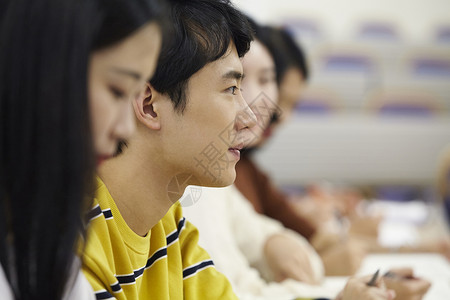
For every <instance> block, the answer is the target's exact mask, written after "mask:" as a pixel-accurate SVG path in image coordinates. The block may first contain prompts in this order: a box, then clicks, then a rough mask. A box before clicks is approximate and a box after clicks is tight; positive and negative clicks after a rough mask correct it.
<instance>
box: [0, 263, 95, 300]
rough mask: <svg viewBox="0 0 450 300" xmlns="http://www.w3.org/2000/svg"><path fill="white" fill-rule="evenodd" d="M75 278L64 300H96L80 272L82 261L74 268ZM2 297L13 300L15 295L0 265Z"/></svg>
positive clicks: (0, 293)
mask: <svg viewBox="0 0 450 300" xmlns="http://www.w3.org/2000/svg"><path fill="white" fill-rule="evenodd" d="M73 270H74V273H73V276H76V278H75V282H74V284H73V287H72V289H71V290H70V291H67V292H66V293H65V296H64V297H63V300H95V295H94V291H93V290H92V287H91V285H90V284H89V282H88V281H87V279H86V277H84V275H83V273H82V272H81V271H80V261H79V259H78V258H77V259H76V260H75V262H74V266H73ZM0 295H1V296H2V300H13V299H14V297H13V293H12V290H11V287H10V286H9V283H8V280H7V279H6V276H5V273H4V271H3V268H2V267H1V265H0Z"/></svg>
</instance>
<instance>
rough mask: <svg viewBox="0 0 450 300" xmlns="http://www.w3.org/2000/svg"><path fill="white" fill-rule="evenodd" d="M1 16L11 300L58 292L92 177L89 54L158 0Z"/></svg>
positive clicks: (48, 3)
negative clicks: (88, 84) (88, 79)
mask: <svg viewBox="0 0 450 300" xmlns="http://www.w3.org/2000/svg"><path fill="white" fill-rule="evenodd" d="M3 7H5V9H4V10H3V11H2V12H1V13H0V17H1V19H0V22H1V23H0V238H1V240H0V241H1V242H0V243H1V245H0V259H1V264H2V267H3V269H4V271H5V274H6V276H7V278H8V280H9V282H10V285H11V287H12V289H13V292H14V294H15V297H16V299H20V300H23V299H61V298H62V295H63V293H64V291H65V289H67V282H68V280H69V278H70V273H71V266H72V263H73V258H74V251H75V248H76V246H77V245H76V242H77V240H78V237H79V234H80V232H83V226H82V222H81V212H82V209H83V207H85V205H88V204H87V201H84V199H87V198H89V197H86V195H87V194H88V193H89V191H90V190H91V184H92V181H93V174H94V171H95V170H94V154H93V147H92V137H91V134H90V124H89V123H90V118H89V111H88V100H87V72H88V62H89V56H90V53H91V52H92V51H93V50H96V49H100V48H103V47H107V46H110V45H112V44H114V43H117V42H119V41H120V40H121V39H123V38H125V37H126V36H128V35H130V34H131V33H132V32H134V31H136V30H137V29H138V28H140V27H141V26H143V25H144V24H145V23H147V22H149V21H159V20H160V19H159V17H160V16H161V13H162V11H163V9H164V7H163V5H162V4H161V3H160V2H159V1H157V0H132V1H130V0H64V1H61V0H39V1H34V0H13V1H12V0H7V1H6V2H4V4H2V9H3Z"/></svg>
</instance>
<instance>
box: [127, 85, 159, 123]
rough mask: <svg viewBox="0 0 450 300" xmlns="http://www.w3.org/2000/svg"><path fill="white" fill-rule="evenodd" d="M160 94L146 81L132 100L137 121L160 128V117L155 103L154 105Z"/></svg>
mask: <svg viewBox="0 0 450 300" xmlns="http://www.w3.org/2000/svg"><path fill="white" fill-rule="evenodd" d="M160 96H161V95H160V94H159V93H158V92H156V91H155V89H154V88H153V87H152V85H151V84H150V83H148V82H147V83H146V84H145V87H144V89H143V91H142V92H141V93H140V94H139V96H137V97H136V99H135V100H134V101H133V108H134V113H135V114H136V118H137V119H138V121H139V122H140V123H142V124H143V125H144V126H146V127H148V128H150V129H153V130H159V129H161V118H160V117H159V115H158V109H157V105H155V102H157V101H158V100H159V99H158V98H159V97H160Z"/></svg>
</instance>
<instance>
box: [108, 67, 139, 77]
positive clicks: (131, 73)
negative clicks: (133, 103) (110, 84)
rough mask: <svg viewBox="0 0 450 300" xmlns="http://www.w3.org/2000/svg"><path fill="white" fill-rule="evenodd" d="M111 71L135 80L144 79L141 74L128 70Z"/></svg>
mask: <svg viewBox="0 0 450 300" xmlns="http://www.w3.org/2000/svg"><path fill="white" fill-rule="evenodd" d="M111 71H113V72H114V73H118V74H122V75H126V76H130V77H132V78H133V79H135V80H141V78H142V76H141V74H139V73H138V72H135V71H132V70H127V69H122V68H119V67H113V68H111Z"/></svg>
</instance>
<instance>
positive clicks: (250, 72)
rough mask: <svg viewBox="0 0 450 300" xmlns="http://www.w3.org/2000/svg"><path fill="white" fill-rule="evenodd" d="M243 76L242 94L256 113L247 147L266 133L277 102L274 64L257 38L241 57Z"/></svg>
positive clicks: (257, 142) (258, 140) (262, 137)
mask: <svg viewBox="0 0 450 300" xmlns="http://www.w3.org/2000/svg"><path fill="white" fill-rule="evenodd" d="M242 66H243V68H244V74H245V78H244V80H243V81H242V94H243V96H244V98H245V101H247V103H248V105H249V106H250V108H251V109H252V110H253V112H254V113H255V115H256V118H257V126H255V127H254V128H253V129H252V134H253V138H252V140H251V141H250V142H249V144H248V145H246V146H247V147H249V146H255V145H256V144H259V143H260V142H261V141H262V139H264V135H266V134H267V133H268V131H266V129H267V128H268V125H269V121H270V118H271V116H272V113H273V112H274V111H275V109H276V107H277V102H278V87H277V82H276V73H275V64H274V62H273V59H272V56H271V55H270V53H269V51H268V50H267V49H266V47H265V46H264V45H263V44H261V42H259V41H258V40H255V41H253V42H252V44H251V47H250V51H249V52H248V53H247V54H246V55H245V56H244V58H243V59H242Z"/></svg>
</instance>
